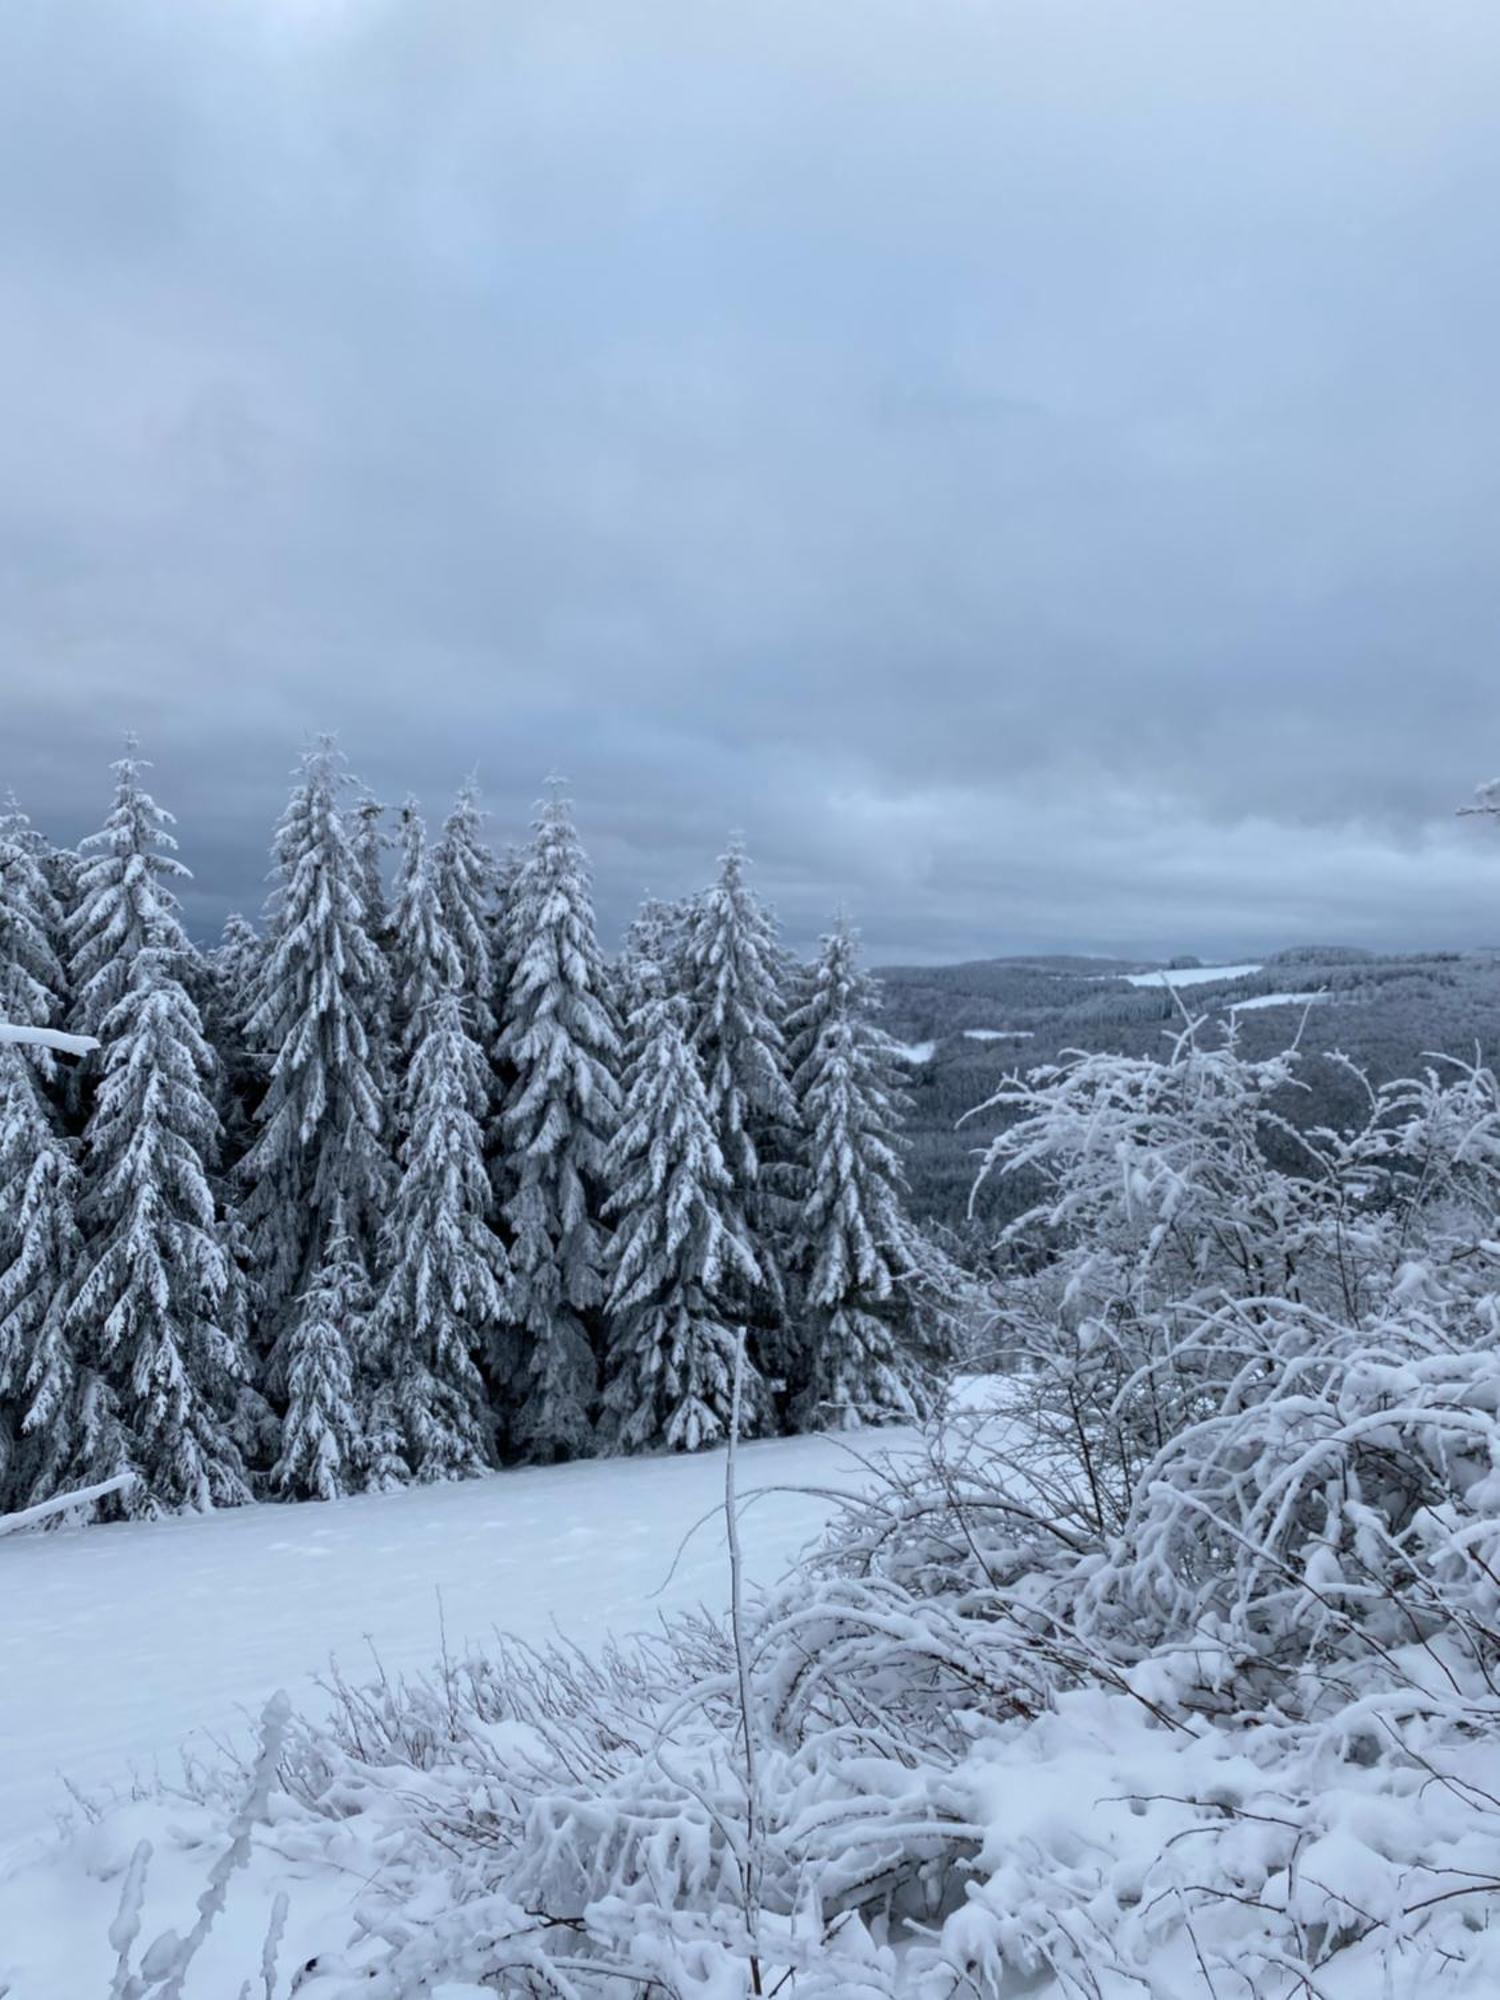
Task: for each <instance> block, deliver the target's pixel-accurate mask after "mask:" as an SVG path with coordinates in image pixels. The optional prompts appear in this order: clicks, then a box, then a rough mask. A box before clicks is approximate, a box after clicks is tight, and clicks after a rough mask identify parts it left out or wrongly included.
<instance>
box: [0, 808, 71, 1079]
mask: <svg viewBox="0 0 1500 2000" xmlns="http://www.w3.org/2000/svg"><path fill="white" fill-rule="evenodd" d="M45 857H46V843H45V841H43V840H42V838H41V836H40V835H39V834H38V833H37V831H36V829H35V828H34V827H33V826H32V824H31V821H30V820H29V819H28V818H27V816H26V814H25V813H24V812H22V811H21V808H20V807H19V806H18V805H17V804H16V802H15V800H14V799H13V798H12V799H9V800H8V801H7V802H6V806H5V810H4V811H3V812H0V1021H11V1022H15V1023H17V1024H18V1025H23V1026H28V1027H42V1028H44V1027H50V1026H55V1025H56V1024H57V1022H59V1021H60V1020H61V1018H62V1014H63V1006H64V995H65V992H66V985H67V981H66V974H65V972H64V969H63V958H62V950H63V942H64V941H63V917H62V910H61V908H60V907H59V904H58V901H57V898H56V896H55V895H54V893H53V889H52V884H51V882H50V881H49V880H48V876H47V868H46V861H45ZM24 1060H26V1061H28V1062H30V1063H31V1064H32V1065H33V1066H34V1067H35V1068H36V1070H37V1072H38V1073H39V1075H41V1076H42V1077H44V1078H47V1079H49V1080H50V1079H51V1078H52V1076H53V1074H54V1072H55V1069H56V1063H55V1060H54V1058H53V1056H52V1053H51V1051H50V1050H48V1049H43V1048H33V1049H28V1050H27V1052H26V1055H25V1058H24Z"/></svg>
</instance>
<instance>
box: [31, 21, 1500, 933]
mask: <svg viewBox="0 0 1500 2000" xmlns="http://www.w3.org/2000/svg"><path fill="white" fill-rule="evenodd" d="M1497 95H1500V15H1497V14H1496V12H1495V9H1494V7H1493V4H1492V0H1443V4H1442V5H1441V6H1433V5H1431V4H1429V0H1336V3H1335V0H1262V4H1255V5H1252V4H1250V0H1244V3H1243V4H1240V0H1234V3H1233V4H1229V5H1224V6H1204V5H1202V4H1201V0H1177V4H1170V3H1169V0H1131V4H1130V5H1129V6H1120V5H1115V4H1113V0H900V4H897V0H860V4H858V5H854V6H843V5H840V6H835V5H816V4H809V0H756V4H753V5H752V4H750V0H734V4H727V0H651V4H644V0H642V3H641V4H635V0H508V4H505V5H495V4H494V0H421V4H418V0H402V4H387V0H188V3H187V4H184V0H131V4H130V5H129V6H118V5H116V4H114V0H76V3H75V4H73V5H70V6H68V7H66V8H61V7H57V6H56V5H55V4H52V0H8V4H7V6H6V7H5V8H4V10H3V12H0V247H3V252H4V254H3V256H0V380H3V381H4V383H5V387H6V394H5V399H4V407H5V412H6V421H5V427H4V439H3V448H0V675H3V687H4V693H5V715H6V723H7V728H6V732H5V736H6V756H5V759H4V765H5V768H4V770H3V772H0V781H7V782H10V783H13V784H14V785H15V787H16V788H17V790H18V791H19V792H20V793H21V794H22V795H23V797H24V798H25V799H26V800H27V802H29V803H31V804H32V805H33V807H34V808H35V809H36V810H37V811H38V813H39V815H40V816H43V817H45V818H46V819H47V820H48V821H49V822H50V824H51V826H52V827H53V829H54V830H55V832H56V833H57V834H58V835H59V836H60V837H63V838H69V839H71V838H74V837H76V836H77V835H78V834H79V833H81V832H83V831H84V830H85V829H86V828H87V827H88V826H89V825H90V824H92V823H94V822H95V821H96V820H97V817H98V815H99V812H100V809H101V804H102V799H103V795H104V787H105V784H106V782H107V780H106V777H105V773H104V768H103V767H104V766H105V764H106V763H107V761H108V759H109V757H110V756H111V755H112V754H113V749H114V745H115V744H116V743H117V741H118V737H119V734H120V732H121V731H122V730H123V729H124V728H125V727H127V726H132V727H134V728H136V729H137V730H138V731H139V732H140V733H141V735H142V736H143V738H144V739H145V740H146V743H147V747H148V749H149V750H150V751H151V753H152V754H153V755H154V756H155V759H156V763H157V767H158V768H157V778H158V785H159V790H160V793H161V795H162V797H163V799H164V801H165V802H167V803H169V804H171V805H172V806H173V807H174V808H175V809H176V810H177V811H178V813H179V816H180V818H181V820H182V823H183V834H184V843H185V852H186V858H187V859H188V860H189V861H190V863H192V865H193V866H194V867H195V868H196V870H197V872H198V875H199V878H200V893H199V895H198V898H197V900H196V902H195V905H194V915H195V917H196V918H197V919H198V920H199V921H200V922H201V923H203V924H205V925H207V924H209V923H210V922H213V921H216V920H217V918H218V916H219V915H221V914H222V911H223V908H224V907H225V905H226V904H227V903H230V902H236V903H247V904H249V905H250V906H252V907H254V906H255V905H257V904H258V902H259V898H260V893H261V878H262V874H263V869H264V865H265V864H264V852H265V841H266V835H267V830H268V827H269V824H270V822H271V819H272V818H273V817H274V814H275V812H276V810H277V807H278V803H279V799H280V795H281V793H282V791H283V789H284V783H285V775H286V771H287V767H288V766H289V764H290V762H291V761H292V758H293V757H294V755H295V753H296V751H297V748H298V746H299V744H300V743H301V742H302V741H303V740H304V739H305V738H306V737H307V735H308V734H309V733H311V732H313V731H315V730H318V729H322V728H327V727H337V728H339V729H340V730H341V732H342V735H343V740H344V742H345V744H346V747H347V749H348V751H349V753H350V756H351V760H352V761H353V763H354V764H355V765H356V766H357V767H358V768H359V770H360V771H361V772H362V773H363V774H364V775H365V776H367V777H368V778H369V779H370V780H371V782H372V783H373V784H374V785H375V786H376V788H377V789H379V790H380V791H381V792H382V793H383V794H384V795H388V796H399V795H400V794H401V793H403V792H404V791H405V790H406V789H407V788H408V787H409V788H411V789H413V790H415V791H417V792H418V793H419V794H420V795H421V796H422V797H423V798H424V800H425V801H426V802H427V803H428V805H429V806H430V808H431V809H433V810H434V811H438V810H440V809H441V807H442V804H443V802H444V799H445V797H446V795H447V793H448V792H449V791H450V790H451V788H452V786H453V784H454V783H455V782H456V781H457V779H458V778H459V777H460V776H461V775H462V773H463V772H464V771H466V770H467V769H469V768H470V767H475V766H477V768H478V771H479V774H480V777H481V779H482V781H483V783H484V785H485V788H486V791H487V793H488V797H489V801H490V805H491V808H492V811H493V813H494V818H495V827H496V832H497V834H498V835H499V836H500V837H502V838H504V837H508V836H509V835H510V834H512V833H514V832H517V831H519V830H520V829H521V828H522V827H523V826H524V822H525V819H526V816H527V808H528V805H529V802H530V800H531V799H532V797H533V796H534V795H535V793H536V792H537V790H538V789H539V786H540V783H541V780H542V779H543V778H544V777H545V776H546V775H547V774H548V773H549V772H551V771H553V770H561V771H563V772H565V773H566V774H567V776H568V777H569V779H570V780H571V781H572V783H573V786H574V788H575V791H576V793H577V796H578V799H579V809H580V817H581V819H582V822H583V824H584V827H585V832H586V836H587V838H588V840H589V843H590V845H591V847H592V849H593V851H594V854H595V858H596V862H597V864H598V873H599V882H600V891H601V901H602V903H603V906H604V910H605V915H606V920H607V922H608V924H609V926H610V928H611V929H612V930H613V929H615V928H617V927H618V925H619V923H620V921H621V920H622V918H623V917H624V915H625V914H626V913H627V911H628V908H629V905H630V903H631V902H632V901H633V899H634V897H635V895H636V894H637V893H638V892H639V890H640V889H641V888H642V887H644V886H650V887H653V888H655V889H657V890H659V891H661V892H675V891H677V890H679V889H681V888H683V887H686V886H689V885H691V884H692V883H694V882H696V881H697V880H699V879H700V878H701V877H702V876H703V875H704V873H705V871H706V870H707V868H708V867H709V866H710V865H711V862H712V858H713V856H714V854H715V853H716V852H717V851H718V849H719V847H720V846H721V845H722V842H723V837H724V835H725V833H726V831H727V830H728V829H729V828H731V827H734V828H739V829H741V830H743V832H744V833H745V834H746V836H747V837H748V839H749V840H750V842H751V845H752V847H753V849H754V851H755V852H756V854H757V856H758V858H759V862H760V879H761V881H762V883H763V885H764V886H765V887H767V888H768V889H769V891H770V892H771V893H772V894H773V895H774V896H775V897H776V899H777V900H778V902H779V903H780V905H781V907H782V909H783V912H784V914H785V915H786V916H787V918H788V920H789V924H790V927H791V928H792V930H793V931H794V932H795V933H796V934H797V935H798V937H799V938H801V939H806V938H807V937H810V936H811V935H812V934H813V933H814V932H815V931H816V930H817V928H818V926H819V924H820V922H821V921H822V919H823V918H824V916H825V915H826V913H827V912H828V910H829V909H830V908H831V907H833V906H834V905H835V904H842V905H844V906H847V907H849V908H851V909H852V910H853V911H854V912H855V913H856V914H857V915H858V917H859V918H860V919H861V920H862V922H863V924H864V926H865V929H866V932H867V934H868V936H869V938H870V941H871V943H872V945H873V946H874V947H875V949H876V950H877V951H878V952H879V953H881V954H882V955H901V956H917V955H922V956H934V957H935V956H946V955H976V954H981V953H987V952H990V951H995V950H1004V949H1008V948H1031V947H1034V946H1039V945H1051V946H1056V947H1082V948H1095V949H1101V950H1105V949H1111V948H1122V949H1135V950H1152V949H1163V950H1165V949H1199V950H1202V951H1205V952H1212V951H1217V950H1220V949H1228V950H1234V951H1239V950H1244V949H1259V948H1262V947H1265V946H1267V945H1273V944H1277V943H1281V942H1287V941H1291V940H1294V939H1299V938H1300V939H1307V938H1315V939H1324V940H1327V939H1334V938H1339V939H1347V940H1355V941H1381V942H1389V943H1401V942H1411V943H1422V942H1467V941H1472V940H1485V941H1490V940H1493V939H1496V938H1500V907H1497V905H1500V845H1495V844H1487V842H1486V838H1485V836H1486V834H1487V832H1488V831H1489V830H1488V829H1486V828H1484V827H1480V826H1476V824H1475V823H1473V822H1462V823H1459V822H1456V821H1455V820H1454V819H1453V817H1452V808H1453V806H1454V804H1455V803H1456V802H1457V801H1458V799H1460V798H1461V797H1463V796H1464V795H1466V793H1467V792H1468V790H1469V788H1470V786H1471V785H1472V783H1473V782H1474V780H1475V779H1477V778H1480V777H1483V776H1486V775H1488V772H1489V768H1490V766H1491V765H1492V764H1493V765H1497V766H1500V714H1497V707H1500V703H1497V692H1496V691H1497V689H1500V677H1497V674H1496V671H1495V668H1494V664H1493V660H1492V657H1491V654H1492V646H1493V635H1494V634H1495V632H1496V630H1497V622H1500V567H1497V561H1496V530H1497V500H1500V494H1497V488H1500V472H1497V469H1496V468H1497V466H1500V449H1497V447H1500V423H1497V419H1500V381H1497V375H1496V370H1495V366H1494V354H1495V351H1496V346H1497V331H1500V329H1497V324H1496V321H1497V309H1500V264H1497V260H1496V258H1495V256H1494V253H1493V227H1494V225H1493V216H1494V213H1495V207H1496V197H1497V194H1500V126H1497V124H1496V121H1495V118H1494V113H1493V107H1494V104H1495V102H1496V101H1497ZM1492 911H1493V912H1494V914H1493V916H1492V914H1491V913H1492Z"/></svg>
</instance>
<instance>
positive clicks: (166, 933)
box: [68, 737, 192, 1035]
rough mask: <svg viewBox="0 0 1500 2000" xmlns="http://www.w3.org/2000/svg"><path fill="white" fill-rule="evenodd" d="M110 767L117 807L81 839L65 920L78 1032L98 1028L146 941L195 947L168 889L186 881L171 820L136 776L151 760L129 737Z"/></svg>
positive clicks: (177, 947) (127, 980) (162, 947)
mask: <svg viewBox="0 0 1500 2000" xmlns="http://www.w3.org/2000/svg"><path fill="white" fill-rule="evenodd" d="M111 768H112V770H113V771H114V773H115V798H114V805H113V806H112V808H111V810H110V813H109V816H108V818H107V819H106V820H105V822H104V825H103V826H102V827H101V829H100V830H99V832H98V833H91V834H90V835H89V836H88V838H87V839H86V840H85V841H84V842H83V843H82V847H81V849H80V853H81V855H82V863H81V865H80V867H79V869H78V876H77V903H76V907H75V908H74V911H73V915H72V918H71V920H70V922H69V924H68V943H69V954H70V962H69V983H70V985H71V987H72V992H73V1012H72V1019H71V1026H72V1027H73V1028H74V1029H75V1030H76V1031H77V1032H78V1033H79V1034H83V1035H98V1034H100V1032H101V1030H102V1028H103V1025H104V1019H105V1016H106V1015H107V1014H108V1013H109V1012H110V1010H111V1008H113V1007H114V1006H116V1005H117V1004H118V1002H119V1001H120V1000H121V999H122V998H123V997H124V994H125V991H126V988H127V987H128V986H129V984H130V979H131V975H132V972H133V970H134V966H135V961H136V958H137V956H138V954H139V953H140V952H142V951H143V950H144V949H145V948H146V947H147V945H151V946H153V947H155V948H156V949H158V950H162V951H176V952H179V953H181V954H182V955H183V957H184V958H186V956H187V955H188V953H189V952H190V951H191V949H192V947H191V946H190V945H189V943H188V939H187V933H186V932H185V931H184V930H183V928H182V923H181V919H180V917H179V914H178V904H177V898H176V897H175V896H174V895H173V893H172V891H171V889H170V887H169V884H171V883H172V882H180V881H186V880H187V879H188V871H187V869H186V868H184V867H183V865H182V863H181V862H180V861H178V860H176V859H175V858H174V857H175V855H176V851H177V842H176V840H175V839H174V838H173V835H172V833H171V828H172V826H173V825H174V824H175V822H174V820H173V817H172V815H171V813H169V812H166V811H164V810H163V808H162V807H160V806H159V805H158V804H157V803H156V801H155V799H153V798H152V797H151V795H150V793H149V792H147V790H146V789H145V786H144V785H143V784H142V782H141V776H142V773H143V772H145V771H147V770H149V769H150V766H149V764H147V763H146V762H145V760H144V759H142V758H141V757H139V756H138V755H137V754H136V743H135V739H134V738H133V737H132V738H129V739H127V744H126V751H125V755H124V756H123V757H121V758H120V759H119V760H118V761H117V762H116V763H115V764H114V765H112V766H111Z"/></svg>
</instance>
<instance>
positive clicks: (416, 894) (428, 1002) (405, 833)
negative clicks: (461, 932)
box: [390, 799, 464, 1068]
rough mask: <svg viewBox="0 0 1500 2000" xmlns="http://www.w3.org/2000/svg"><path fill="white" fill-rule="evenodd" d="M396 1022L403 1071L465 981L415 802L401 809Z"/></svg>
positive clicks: (394, 947)
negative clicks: (440, 1003) (439, 1004)
mask: <svg viewBox="0 0 1500 2000" xmlns="http://www.w3.org/2000/svg"><path fill="white" fill-rule="evenodd" d="M390 959H391V978H392V1008H391V1018H392V1023H393V1026H394V1031H395V1037H396V1042H397V1045H398V1049H399V1060H400V1063H401V1065H402V1067H403V1068H404V1067H405V1065H406V1064H408V1063H410V1061H411V1058H412V1054H413V1051H414V1050H415V1048H416V1046H417V1044H418V1043H419V1042H420V1041H421V1040H422V1038H423V1036H424V1035H425V1034H426V1032H427V1025H428V1015H429V1013H430V1010H431V1008H432V1006H433V1005H434V1003H435V1002H436V1001H437V999H438V998H439V996H440V995H442V994H444V993H449V992H453V991H454V990H456V989H457V988H458V987H459V986H460V985H461V984H462V982H463V973H464V966H463V961H462V959H461V958H460V956H459V953H458V948H457V946H456V945H455V944H454V942H453V938H452V936H451V934H450V933H449V930H448V926H447V923H446V921H445V919H444V916H443V909H442V903H441V900H440V898H439V894H438V884H437V877H436V873H435V871H434V868H433V865H432V857H431V855H430V854H429V853H428V850H427V829H426V827H425V825H424V824H423V821H422V815H421V812H420V811H419V809H418V806H417V802H416V800H415V799H408V800H407V801H406V804H405V805H404V806H403V807H402V808H401V838H400V858H399V861H398V863H397V867H396V898H395V905H394V909H393V912H392V918H391V950H390Z"/></svg>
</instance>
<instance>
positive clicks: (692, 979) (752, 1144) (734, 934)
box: [679, 842, 801, 1383]
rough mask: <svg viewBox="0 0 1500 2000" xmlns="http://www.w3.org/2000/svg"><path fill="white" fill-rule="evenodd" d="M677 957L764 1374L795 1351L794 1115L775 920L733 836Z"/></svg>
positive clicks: (753, 1342)
mask: <svg viewBox="0 0 1500 2000" xmlns="http://www.w3.org/2000/svg"><path fill="white" fill-rule="evenodd" d="M679 962H680V965H681V979H682V983H683V989H684V991H685V992H686V995H687V999H688V1008H689V1021H690V1033H691V1039H692V1044H693V1047H694V1048H695V1050H696V1051H697V1054H698V1059H699V1062H700V1063H701V1065H702V1068H703V1078H704V1084H705V1088H706V1090H707V1093H708V1109H709V1117H710V1119H711V1120H712V1123H713V1129H714V1136H715V1138H716V1139H717V1140H718V1143H719V1151H720V1153H721V1154H722V1155H723V1159H724V1164H725V1166H726V1167H727V1168H728V1170H729V1174H730V1179H731V1183H732V1185H733V1188H734V1192H735V1196H736V1199H737V1200H738V1201H739V1202H740V1204H741V1205H742V1208H743V1211H744V1215H745V1220H746V1223H747V1225H748V1226H749V1230H750V1235H751V1241H752V1243H753V1245H754V1249H755V1257H756V1265H757V1269H758V1271H759V1273H760V1276H759V1280H758V1282H757V1283H756V1284H755V1285H754V1286H753V1287H751V1288H750V1289H749V1290H748V1291H747V1292H746V1293H745V1294H744V1296H743V1297H742V1298H740V1299H739V1300H738V1301H737V1302H736V1304H737V1315H736V1316H737V1317H738V1318H740V1319H743V1320H744V1321H745V1322H746V1324H747V1326H748V1329H749V1336H750V1348H751V1356H752V1359H753V1360H754V1361H755V1362H756V1364H757V1366H758V1367H759V1369H760V1372H761V1374H762V1375H763V1376H764V1377H765V1378H766V1379H767V1381H768V1383H769V1382H771V1381H772V1380H775V1379H782V1378H784V1376H785V1371H786V1368H787V1364H788V1362H789V1360H790V1358H791V1348H790V1345H789V1342H790V1338H791V1332H792V1328H791V1321H792V1319H793V1316H794V1307H793V1304H792V1302H791V1301H790V1300H789V1299H788V1295H787V1285H786V1272H787V1270H788V1268H789V1265H790V1261H791V1233H792V1228H793V1224H794V1221H795V1215H796V1203H797V1198H798V1196H799V1194H800V1192H801V1182H800V1174H799V1170H798V1167H797V1153H798V1140H797V1125H798V1116H797V1105H796V1100H795V1099H794V1097H793V1095H792V1090H791V1085H790V1082H789V1079H788V1072H787V1057H786V1044H785V1039H784V1033H783V1025H784V1021H785V1016H786V1002H785V996H784V995H783V993H782V991H781V987H780V978H779V975H780V970H781V953H780V948H779V946H778V944H777V940H776V929H775V925H774V923H773V921H772V919H771V916H770V914H769V912H768V911H767V910H766V909H765V908H764V906H763V905H762V904H761V903H760V901H759V900H758V898H757V897H756V896H755V895H754V894H753V893H752V891H751V890H750V888H749V886H748V884H747V883H746V881H745V853H744V849H743V848H742V847H741V846H740V845H739V843H738V842H736V843H734V844H733V845H732V846H731V847H730V849H729V851H728V853H727V854H726V855H725V856H724V858H723V861H722V863H721V866H720V870H719V877H718V880H717V881H716V882H715V883H714V884H713V886H712V887H711V888H708V889H706V890H704V891H703V893H702V895H700V896H699V897H698V898H697V899H696V901H695V902H694V904H693V907H692V910H691V912H690V914H689V916H688V918H687V922H686V926H685V930H684V934H683V937H682V945H681V955H680V961H679Z"/></svg>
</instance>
